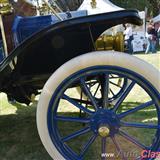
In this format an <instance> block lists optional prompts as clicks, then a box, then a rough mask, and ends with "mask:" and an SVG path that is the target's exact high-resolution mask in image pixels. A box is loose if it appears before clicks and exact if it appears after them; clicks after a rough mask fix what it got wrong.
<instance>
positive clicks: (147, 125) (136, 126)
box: [121, 122, 160, 129]
mask: <svg viewBox="0 0 160 160" xmlns="http://www.w3.org/2000/svg"><path fill="white" fill-rule="evenodd" d="M121 126H123V127H135V128H148V129H160V126H159V125H155V124H143V123H128V122H121Z"/></svg>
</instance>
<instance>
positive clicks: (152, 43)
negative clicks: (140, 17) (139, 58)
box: [145, 20, 157, 53]
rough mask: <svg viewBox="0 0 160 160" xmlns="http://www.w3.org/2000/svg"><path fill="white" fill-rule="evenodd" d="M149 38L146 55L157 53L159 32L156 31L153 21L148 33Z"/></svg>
mask: <svg viewBox="0 0 160 160" xmlns="http://www.w3.org/2000/svg"><path fill="white" fill-rule="evenodd" d="M146 38H147V48H146V52H145V53H149V52H152V53H156V41H157V32H156V30H155V27H154V24H153V21H152V20H151V21H150V23H149V25H148V28H147V33H146Z"/></svg>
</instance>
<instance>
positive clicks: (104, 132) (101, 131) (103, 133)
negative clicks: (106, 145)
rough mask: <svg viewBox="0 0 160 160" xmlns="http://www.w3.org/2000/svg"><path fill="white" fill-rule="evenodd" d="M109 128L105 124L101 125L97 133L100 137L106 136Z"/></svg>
mask: <svg viewBox="0 0 160 160" xmlns="http://www.w3.org/2000/svg"><path fill="white" fill-rule="evenodd" d="M109 132H110V130H109V128H108V127H107V126H101V127H99V129H98V133H99V135H100V136H101V137H107V136H108V135H109Z"/></svg>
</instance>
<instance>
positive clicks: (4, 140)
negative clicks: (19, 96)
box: [0, 103, 51, 160]
mask: <svg viewBox="0 0 160 160" xmlns="http://www.w3.org/2000/svg"><path fill="white" fill-rule="evenodd" d="M14 106H15V107H16V108H17V111H16V113H15V114H9V115H0V159H1V160H51V158H50V157H49V155H48V153H47V152H46V150H45V149H44V147H43V145H42V143H41V141H40V138H39V135H38V132H37V127H36V118H35V114H36V107H35V106H36V105H35V104H34V105H32V106H23V105H21V104H18V103H16V104H14Z"/></svg>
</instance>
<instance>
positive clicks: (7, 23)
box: [3, 1, 36, 53]
mask: <svg viewBox="0 0 160 160" xmlns="http://www.w3.org/2000/svg"><path fill="white" fill-rule="evenodd" d="M12 6H13V8H14V11H13V13H12V14H11V15H6V16H3V24H4V30H5V35H6V41H7V48H8V53H10V52H11V51H12V50H13V49H14V41H13V34H12V25H13V21H14V17H15V16H16V15H18V16H33V15H36V9H35V7H34V6H32V5H30V4H28V3H26V2H25V1H18V2H17V3H15V2H13V3H12Z"/></svg>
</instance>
